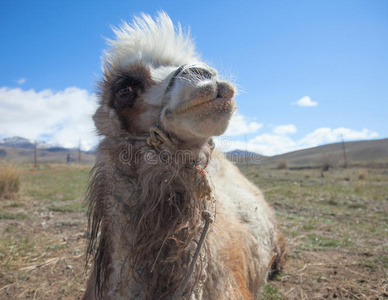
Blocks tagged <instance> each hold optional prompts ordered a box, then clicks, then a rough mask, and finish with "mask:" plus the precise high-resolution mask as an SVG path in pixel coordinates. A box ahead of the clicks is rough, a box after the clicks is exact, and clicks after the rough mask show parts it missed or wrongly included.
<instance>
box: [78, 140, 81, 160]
mask: <svg viewBox="0 0 388 300" xmlns="http://www.w3.org/2000/svg"><path fill="white" fill-rule="evenodd" d="M78 163H79V164H80V163H81V140H79V145H78Z"/></svg>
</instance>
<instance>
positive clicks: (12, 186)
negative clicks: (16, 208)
mask: <svg viewBox="0 0 388 300" xmlns="http://www.w3.org/2000/svg"><path fill="white" fill-rule="evenodd" d="M19 188H20V172H19V171H18V170H17V169H16V168H15V167H13V166H12V165H10V164H6V163H2V164H0V198H13V197H15V195H16V194H17V193H18V192H19Z"/></svg>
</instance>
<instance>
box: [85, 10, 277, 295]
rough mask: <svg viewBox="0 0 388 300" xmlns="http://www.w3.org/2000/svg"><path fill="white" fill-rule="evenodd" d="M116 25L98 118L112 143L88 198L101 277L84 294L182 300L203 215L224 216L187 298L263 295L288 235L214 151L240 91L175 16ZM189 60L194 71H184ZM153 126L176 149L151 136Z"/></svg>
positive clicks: (95, 273)
mask: <svg viewBox="0 0 388 300" xmlns="http://www.w3.org/2000/svg"><path fill="white" fill-rule="evenodd" d="M115 32H116V35H117V39H116V40H115V41H110V43H111V47H112V48H111V50H110V51H109V52H107V54H106V58H105V67H104V78H103V80H102V82H101V84H100V95H99V97H100V106H99V108H98V110H97V111H96V114H95V115H94V117H93V118H94V121H95V124H96V127H97V130H98V132H99V134H100V135H102V136H103V139H102V141H101V142H100V145H99V146H98V150H97V160H96V164H95V167H94V169H93V172H92V177H91V181H90V186H89V190H88V198H87V203H88V205H89V210H88V216H89V231H90V235H91V239H90V243H89V246H88V261H92V272H91V275H90V278H89V281H88V286H87V290H86V293H85V295H84V299H174V297H175V295H176V292H177V289H178V287H179V285H180V284H181V282H182V281H183V279H184V278H185V276H186V274H187V272H188V269H189V266H190V263H191V261H192V256H193V253H194V252H195V249H196V246H197V242H198V240H199V238H200V236H201V233H202V229H203V225H204V220H203V217H202V213H203V211H204V210H207V211H210V212H212V214H213V215H214V216H215V222H214V225H213V226H212V227H211V230H210V232H209V233H208V236H207V238H206V240H205V243H204V246H203V247H202V249H201V252H200V257H199V259H198V260H197V261H196V263H195V267H194V271H193V273H192V274H191V276H190V278H189V281H188V284H187V286H186V288H185V289H184V291H183V294H182V298H183V299H192V300H194V299H196V300H197V299H198V300H199V299H257V297H258V296H259V293H260V286H261V285H262V284H263V283H264V282H265V281H266V279H267V276H268V275H269V274H272V273H270V272H271V266H272V268H273V269H274V270H279V269H280V268H281V265H282V263H283V261H284V258H285V256H284V253H285V242H284V238H283V237H282V235H281V233H280V231H279V230H278V228H277V225H276V222H275V219H274V216H273V212H272V210H271V209H270V208H269V206H268V205H267V203H266V202H265V201H264V198H263V196H262V194H261V192H260V191H259V190H258V189H257V188H256V187H255V186H254V185H252V184H251V183H250V182H249V181H247V180H246V179H245V177H244V176H242V175H241V173H240V172H239V171H238V169H237V168H236V167H235V166H233V165H232V164H231V163H230V162H228V161H226V160H225V159H224V157H223V155H222V154H221V153H219V152H218V151H217V150H215V151H213V143H212V140H211V136H213V135H219V134H221V133H222V132H223V131H225V129H226V126H227V124H228V122H229V120H230V117H231V114H232V113H233V110H234V102H233V99H232V98H233V94H234V87H233V86H232V85H231V84H230V83H228V82H224V81H222V80H220V79H219V77H218V74H217V72H216V71H215V70H214V69H212V68H210V67H208V66H206V65H205V64H202V63H200V62H199V61H198V56H197V55H196V54H195V52H194V47H193V44H192V43H191V42H190V40H189V38H188V36H185V35H184V34H183V33H182V30H181V28H180V27H179V28H178V30H177V32H176V31H175V29H174V27H173V25H172V22H171V20H170V19H169V18H168V16H167V15H166V14H164V13H160V14H159V15H158V18H157V20H156V21H153V20H152V19H151V18H150V17H149V16H147V15H142V16H141V17H140V18H136V19H135V22H134V24H132V25H128V24H123V25H122V27H121V28H120V29H116V31H115ZM182 64H189V66H188V67H181V70H182V72H180V74H177V72H179V69H178V71H177V68H178V67H179V66H181V65H182ZM174 73H175V74H176V75H177V77H176V79H174V80H175V81H173V79H172V77H173V76H174V75H173V74H174ZM167 87H169V88H168V89H167ZM170 87H171V90H170ZM152 126H158V127H159V128H160V129H161V130H162V131H163V132H164V133H165V134H166V137H167V138H168V139H169V140H170V141H171V143H172V144H173V145H174V148H175V147H176V149H174V151H172V150H171V149H167V150H168V151H167V150H166V151H162V152H160V149H159V150H156V149H155V148H154V147H152V146H150V145H149V144H148V143H147V142H146V141H145V140H144V139H143V138H141V137H144V136H145V137H146V136H147V135H148V130H149V129H150V128H151V127H152ZM164 146H165V145H164ZM167 148H168V147H167Z"/></svg>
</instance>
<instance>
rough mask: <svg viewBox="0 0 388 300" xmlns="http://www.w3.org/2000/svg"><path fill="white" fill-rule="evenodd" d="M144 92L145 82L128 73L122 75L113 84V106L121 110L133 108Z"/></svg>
mask: <svg viewBox="0 0 388 300" xmlns="http://www.w3.org/2000/svg"><path fill="white" fill-rule="evenodd" d="M142 92H144V83H143V82H142V81H141V80H139V79H137V78H133V77H131V76H128V75H123V76H120V77H118V78H117V79H116V81H115V82H114V84H113V85H112V96H113V99H111V103H110V104H111V105H110V106H111V107H112V108H114V109H116V110H118V111H121V110H123V109H124V108H132V107H133V106H134V105H135V102H136V100H137V98H138V97H139V95H140V94H141V93H142Z"/></svg>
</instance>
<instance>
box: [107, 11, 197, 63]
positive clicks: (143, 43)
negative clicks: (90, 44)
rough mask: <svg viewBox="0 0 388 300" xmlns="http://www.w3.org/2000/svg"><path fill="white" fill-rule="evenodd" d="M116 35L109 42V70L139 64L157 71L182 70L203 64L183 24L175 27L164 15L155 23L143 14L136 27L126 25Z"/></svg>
mask: <svg viewBox="0 0 388 300" xmlns="http://www.w3.org/2000/svg"><path fill="white" fill-rule="evenodd" d="M113 31H114V33H115V35H116V39H113V40H110V39H108V44H109V45H110V46H111V49H110V50H109V51H107V52H105V62H106V63H107V65H108V66H109V67H112V68H117V67H125V66H128V65H130V64H134V63H137V62H143V63H145V64H148V65H152V66H154V67H159V66H180V65H183V64H187V63H195V62H198V61H200V58H199V56H198V55H197V54H196V53H195V47H194V43H193V42H192V40H191V39H190V37H189V32H187V33H185V32H184V31H183V30H182V27H181V25H180V24H179V23H178V26H177V27H174V24H173V23H172V21H171V19H170V17H169V16H168V15H167V14H166V13H165V12H163V11H161V12H159V13H158V14H157V16H156V18H155V20H154V19H152V17H151V16H150V15H148V14H144V13H142V14H141V15H140V16H137V17H135V18H134V21H133V23H132V24H128V23H126V22H123V24H122V25H121V26H119V27H118V28H113Z"/></svg>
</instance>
